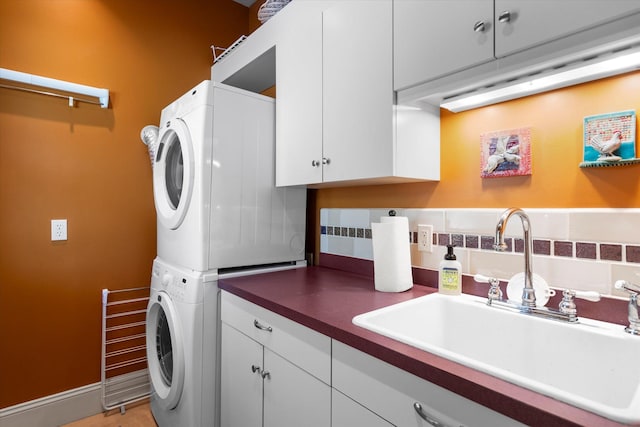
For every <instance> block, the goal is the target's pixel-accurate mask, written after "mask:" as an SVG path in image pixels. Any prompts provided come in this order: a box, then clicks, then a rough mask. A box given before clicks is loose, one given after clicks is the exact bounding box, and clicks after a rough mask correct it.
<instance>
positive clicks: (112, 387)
mask: <svg viewBox="0 0 640 427" xmlns="http://www.w3.org/2000/svg"><path fill="white" fill-rule="evenodd" d="M148 302H149V288H148V287H146V288H131V289H120V290H112V291H110V290H109V289H103V290H102V363H101V386H102V407H103V409H104V410H105V411H109V410H112V409H115V408H120V412H122V413H124V411H125V405H127V404H130V403H133V402H137V401H140V400H143V399H145V398H147V397H148V396H149V394H150V390H151V386H150V381H149V370H148V367H147V352H146V315H147V303H148Z"/></svg>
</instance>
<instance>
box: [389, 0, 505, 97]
mask: <svg viewBox="0 0 640 427" xmlns="http://www.w3.org/2000/svg"><path fill="white" fill-rule="evenodd" d="M393 22H394V32H393V36H394V37H393V49H394V87H395V89H396V90H400V89H403V88H405V87H408V86H411V85H413V84H415V83H418V82H421V81H426V80H431V79H433V78H436V77H439V76H442V75H444V74H447V73H449V72H451V70H458V69H463V68H468V67H471V66H474V65H477V64H481V63H483V62H488V61H491V60H492V59H493V30H494V26H493V0H464V1H457V0H454V1H452V0H430V1H424V0H394V2H393Z"/></svg>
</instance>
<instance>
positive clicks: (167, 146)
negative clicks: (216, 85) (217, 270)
mask: <svg viewBox="0 0 640 427" xmlns="http://www.w3.org/2000/svg"><path fill="white" fill-rule="evenodd" d="M158 141H159V142H158V149H157V151H156V158H155V161H154V167H153V196H154V197H153V198H154V201H155V205H156V213H157V216H158V221H160V223H161V224H162V225H164V226H165V227H167V228H169V229H170V230H175V229H176V228H178V227H179V226H180V224H182V221H183V220H184V216H185V215H186V213H187V210H188V209H189V202H190V201H191V193H192V192H193V179H194V178H193V177H194V170H193V168H194V159H193V146H192V145H191V137H190V135H189V128H188V127H187V125H186V124H185V122H184V121H183V120H182V119H174V120H170V121H168V122H167V123H166V125H165V127H164V128H163V129H161V130H160V135H159V136H158Z"/></svg>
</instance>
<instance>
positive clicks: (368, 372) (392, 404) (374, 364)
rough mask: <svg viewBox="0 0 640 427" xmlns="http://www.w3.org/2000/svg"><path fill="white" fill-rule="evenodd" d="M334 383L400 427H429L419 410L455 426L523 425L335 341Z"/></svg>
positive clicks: (348, 394)
mask: <svg viewBox="0 0 640 427" xmlns="http://www.w3.org/2000/svg"><path fill="white" fill-rule="evenodd" d="M332 365H333V368H332V369H333V371H332V384H333V387H334V388H335V389H336V390H339V391H341V392H342V393H344V394H345V395H347V396H349V397H351V398H352V399H353V400H355V401H357V402H359V403H361V404H362V405H363V406H365V407H367V408H369V409H371V410H372V411H374V412H376V413H377V414H378V415H380V416H381V417H382V418H384V419H386V420H388V421H389V422H391V423H392V424H394V425H397V426H427V425H428V424H427V423H426V421H423V420H422V419H421V418H420V416H419V415H418V413H417V412H416V410H415V409H414V404H415V403H419V404H420V405H421V406H422V407H423V410H424V411H425V413H427V414H428V416H429V418H432V419H436V420H438V421H440V422H442V423H444V424H445V425H455V426H492V427H501V426H505V427H506V426H521V425H522V424H520V423H519V422H517V421H515V420H512V419H510V418H508V417H506V416H504V415H502V414H499V413H497V412H495V411H493V410H491V409H489V408H486V407H483V406H481V405H479V404H477V403H475V402H473V401H471V400H469V399H466V398H464V397H462V396H459V395H457V394H455V393H453V392H451V391H449V390H446V389H444V388H442V387H439V386H437V385H435V384H433V383H430V382H428V381H425V380H423V379H421V378H418V377H416V376H414V375H412V374H409V373H408V372H406V371H403V370H401V369H398V368H396V367H394V366H391V365H389V364H387V363H385V362H383V361H381V360H378V359H376V358H374V357H371V356H369V355H367V354H365V353H363V352H361V351H359V350H356V349H354V348H351V347H349V346H347V345H345V344H342V343H340V342H338V341H334V342H333V363H332Z"/></svg>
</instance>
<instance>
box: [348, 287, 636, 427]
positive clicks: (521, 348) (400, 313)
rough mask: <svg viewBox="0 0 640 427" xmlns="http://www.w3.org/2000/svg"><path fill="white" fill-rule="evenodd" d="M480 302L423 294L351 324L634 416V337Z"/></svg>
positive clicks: (605, 411)
mask: <svg viewBox="0 0 640 427" xmlns="http://www.w3.org/2000/svg"><path fill="white" fill-rule="evenodd" d="M485 302H486V299H484V298H478V297H474V296H470V295H460V296H446V295H441V294H430V295H426V296H423V297H420V298H416V299H413V300H409V301H405V302H402V303H399V304H395V305H392V306H389V307H385V308H381V309H379V310H375V311H371V312H369V313H364V314H361V315H358V316H356V317H354V318H353V323H354V324H356V325H358V326H361V327H363V328H366V329H369V330H371V331H374V332H377V333H379V334H382V335H384V336H387V337H389V338H393V339H395V340H398V341H401V342H404V343H406V344H409V345H412V346H414V347H417V348H420V349H422V350H426V351H428V352H430V353H434V354H437V355H439V356H442V357H445V358H447V359H450V360H453V361H456V362H458V363H461V364H463V365H466V366H469V367H471V368H474V369H477V370H479V371H483V372H486V373H488V374H491V375H494V376H496V377H499V378H502V379H504V380H506V381H509V382H512V383H515V384H518V385H520V386H522V387H526V388H528V389H531V390H535V391H537V392H539V393H542V394H545V395H548V396H551V397H553V398H555V399H558V400H561V401H564V402H567V403H570V404H572V405H574V406H577V407H580V408H583V409H586V410H588V411H591V412H594V413H597V414H599V415H602V416H604V417H607V418H610V419H613V420H616V421H619V422H624V423H631V422H639V421H640V337H639V336H632V335H630V334H627V333H626V332H624V327H623V326H621V325H615V324H611V323H606V322H600V321H596V320H591V319H584V318H580V323H577V324H568V323H562V322H559V321H554V320H547V319H541V318H536V317H532V316H528V315H524V314H521V313H517V312H512V311H510V310H508V309H504V308H499V307H488V306H487V305H486V304H485ZM578 314H579V313H578Z"/></svg>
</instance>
